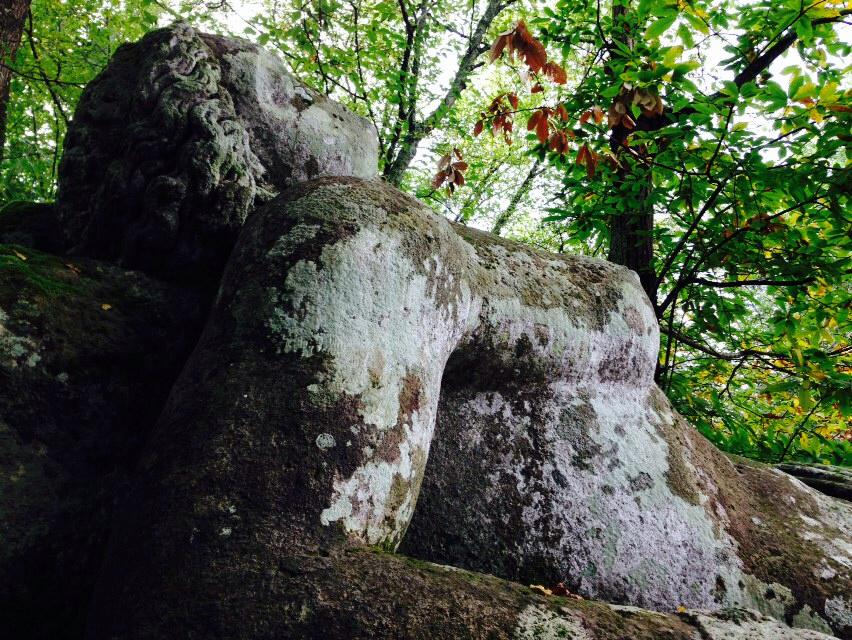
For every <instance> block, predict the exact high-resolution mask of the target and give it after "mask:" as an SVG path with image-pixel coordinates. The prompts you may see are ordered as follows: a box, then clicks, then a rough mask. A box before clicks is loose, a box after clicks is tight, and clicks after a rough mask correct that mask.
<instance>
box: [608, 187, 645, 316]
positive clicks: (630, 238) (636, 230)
mask: <svg viewBox="0 0 852 640" xmlns="http://www.w3.org/2000/svg"><path fill="white" fill-rule="evenodd" d="M650 187H651V185H650V183H649V184H648V185H647V186H646V187H645V188H643V189H642V192H641V196H640V198H639V200H640V202H641V203H642V204H641V206H640V208H639V209H638V210H637V211H630V212H627V213H623V214H621V215H613V216H612V217H611V218H610V220H609V255H608V256H607V259H608V260H609V261H610V262H615V263H616V264H623V265H624V266H625V267H627V268H628V269H632V270H633V271H635V272H636V273H638V274H639V280H640V281H641V282H642V288H643V289H644V290H645V293H646V294H648V298H650V300H651V304H653V305H654V310H655V311H656V309H657V274H656V273H655V272H654V213H653V211H651V210H650V207H648V206H647V202H646V200H647V198H648V195H649V191H650Z"/></svg>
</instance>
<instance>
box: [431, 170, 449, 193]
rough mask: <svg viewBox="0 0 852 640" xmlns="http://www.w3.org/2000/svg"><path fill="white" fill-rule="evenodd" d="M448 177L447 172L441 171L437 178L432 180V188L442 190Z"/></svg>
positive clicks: (436, 175)
mask: <svg viewBox="0 0 852 640" xmlns="http://www.w3.org/2000/svg"><path fill="white" fill-rule="evenodd" d="M446 177H447V172H446V171H439V172H438V173H436V174H435V177H434V178H432V188H433V189H438V188H440V186H441V185H442V184H444V180H445V179H446Z"/></svg>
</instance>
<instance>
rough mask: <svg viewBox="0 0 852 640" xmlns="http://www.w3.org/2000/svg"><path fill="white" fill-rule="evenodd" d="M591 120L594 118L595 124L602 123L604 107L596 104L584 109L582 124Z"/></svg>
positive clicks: (581, 117) (581, 118)
mask: <svg viewBox="0 0 852 640" xmlns="http://www.w3.org/2000/svg"><path fill="white" fill-rule="evenodd" d="M589 120H594V121H595V124H600V123H601V121H603V109H601V108H600V107H599V106H597V105H595V106H594V107H592V108H591V109H588V110H586V111H584V112H583V113H582V115H581V116H580V124H586V123H587V122H588V121H589Z"/></svg>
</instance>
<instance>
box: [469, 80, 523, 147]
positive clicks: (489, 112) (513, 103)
mask: <svg viewBox="0 0 852 640" xmlns="http://www.w3.org/2000/svg"><path fill="white" fill-rule="evenodd" d="M517 109H518V96H517V94H515V93H501V94H500V95H498V96H497V97H496V98H494V99H493V100H492V101H491V104H490V105H488V109H486V110H485V111H483V112H482V113H480V114H479V120H477V121H476V125H475V126H474V127H473V135H475V136H478V135H479V134H480V133H482V130H483V129H484V128H485V122H486V120H489V119H490V120H491V132H492V133H493V134H495V135H496V134H497V133H498V132H500V131H502V132H503V139H504V140H505V141H506V144H512V137H511V133H512V129H513V128H514V124H515V116H514V113H515V111H516V110H517Z"/></svg>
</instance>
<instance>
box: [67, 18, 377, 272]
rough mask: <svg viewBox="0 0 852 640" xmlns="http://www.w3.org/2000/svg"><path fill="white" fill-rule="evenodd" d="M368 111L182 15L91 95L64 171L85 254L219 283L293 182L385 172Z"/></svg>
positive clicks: (126, 55)
mask: <svg viewBox="0 0 852 640" xmlns="http://www.w3.org/2000/svg"><path fill="white" fill-rule="evenodd" d="M377 154H378V152H377V141H376V136H375V132H374V130H373V129H372V127H371V125H369V124H368V123H367V121H366V120H364V119H362V118H359V117H358V116H355V115H353V114H351V113H349V112H347V111H346V110H345V109H344V108H343V107H341V106H340V105H338V104H336V103H334V102H332V101H330V100H328V99H326V98H325V97H324V96H321V95H319V94H317V93H316V92H314V91H312V90H311V89H309V88H307V87H306V86H305V85H303V84H302V83H300V82H299V81H297V80H295V79H294V78H292V77H291V76H290V75H289V74H288V73H287V72H286V71H285V69H284V65H283V63H282V62H281V60H280V59H278V58H276V57H274V56H272V55H271V54H269V53H268V52H266V51H265V50H263V49H261V48H260V47H257V46H256V45H253V44H250V43H248V42H246V41H243V40H234V39H227V38H222V37H218V36H211V35H206V34H200V33H198V32H196V31H195V30H193V29H192V28H191V27H189V26H187V25H184V24H178V25H175V26H173V27H170V28H167V29H161V30H159V31H154V32H151V33H149V34H148V35H146V36H145V37H144V38H142V40H140V41H139V42H137V43H134V44H130V45H125V46H123V47H121V48H120V49H119V50H118V51H117V52H116V54H115V56H114V57H113V59H112V61H111V62H110V64H109V65H108V66H107V68H106V69H105V70H104V71H103V72H102V73H101V74H100V75H99V76H98V77H97V78H96V79H95V80H94V81H93V82H92V83H90V84H89V85H88V86H87V88H86V90H85V91H84V93H83V96H82V97H81V99H80V102H79V104H78V106H77V110H76V112H75V114H74V120H73V121H72V123H71V125H70V127H69V129H68V134H67V136H66V139H65V148H64V154H63V157H62V163H61V166H60V171H59V206H60V214H61V218H62V225H63V229H64V232H65V233H66V234H67V237H68V240H69V242H70V244H71V245H72V247H74V251H75V252H76V253H78V254H82V255H89V256H94V257H100V258H106V259H110V260H118V261H119V262H121V264H123V265H125V266H129V267H133V268H141V269H143V270H146V271H155V272H157V273H159V274H162V275H165V276H168V277H169V278H184V279H185V278H189V277H192V276H196V277H197V276H198V275H211V274H212V276H213V277H214V278H218V276H219V270H220V268H221V266H222V265H223V264H224V262H225V260H226V259H227V256H228V253H229V252H230V249H231V247H232V246H233V243H234V241H235V239H236V236H237V233H238V231H239V229H240V227H241V226H242V224H243V221H244V220H245V218H246V216H247V215H248V213H249V212H250V211H251V210H252V208H253V207H255V206H256V205H257V204H258V203H261V202H263V201H265V200H267V199H269V198H270V197H271V196H273V195H274V194H276V193H277V192H279V191H280V190H281V189H283V188H285V187H288V186H290V185H292V184H296V183H298V182H302V181H304V180H307V179H309V178H314V177H317V176H326V175H354V176H360V177H372V176H373V175H375V173H376V163H377Z"/></svg>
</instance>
